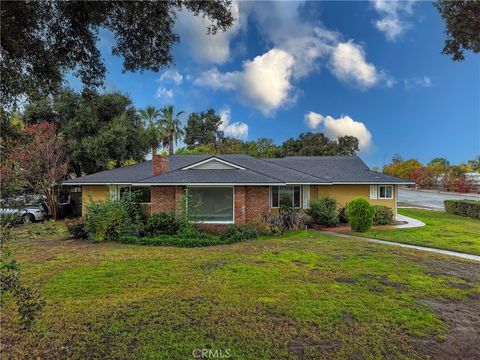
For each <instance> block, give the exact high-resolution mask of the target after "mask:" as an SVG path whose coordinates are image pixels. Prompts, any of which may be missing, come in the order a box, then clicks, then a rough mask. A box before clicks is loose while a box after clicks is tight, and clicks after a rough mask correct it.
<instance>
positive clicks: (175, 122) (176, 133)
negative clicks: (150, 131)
mask: <svg viewBox="0 0 480 360" xmlns="http://www.w3.org/2000/svg"><path fill="white" fill-rule="evenodd" d="M160 113H161V117H160V124H161V127H162V128H163V129H164V130H165V133H166V134H167V136H166V137H165V139H164V141H163V143H164V145H166V144H168V154H169V155H173V142H174V141H175V143H176V142H177V141H178V140H179V139H181V137H182V135H183V130H182V128H181V127H180V126H181V125H182V122H181V121H180V119H178V117H179V116H180V115H182V114H183V113H184V112H183V111H180V112H178V113H176V114H175V115H174V111H173V105H170V106H166V107H164V108H162V109H160Z"/></svg>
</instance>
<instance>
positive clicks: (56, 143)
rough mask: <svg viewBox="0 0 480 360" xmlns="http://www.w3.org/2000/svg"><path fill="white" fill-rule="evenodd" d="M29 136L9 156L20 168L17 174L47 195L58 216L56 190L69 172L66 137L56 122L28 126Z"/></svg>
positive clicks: (51, 207) (48, 201) (38, 191)
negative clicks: (63, 137) (59, 131)
mask: <svg viewBox="0 0 480 360" xmlns="http://www.w3.org/2000/svg"><path fill="white" fill-rule="evenodd" d="M25 135H26V138H25V139H22V140H21V141H18V142H16V143H15V144H14V145H13V147H12V149H11V151H9V154H8V156H9V158H10V160H11V162H12V163H14V164H15V165H16V166H17V167H18V168H17V171H16V173H17V174H18V176H20V178H21V179H22V180H23V182H24V184H25V185H26V186H27V187H29V188H31V189H32V190H33V191H35V192H37V193H39V194H42V195H45V197H46V198H47V203H48V206H49V208H50V211H51V212H52V215H53V216H54V217H55V216H56V214H57V201H56V197H55V193H54V189H55V185H58V184H59V183H60V182H61V181H62V180H63V179H64V178H65V175H66V174H67V171H68V160H67V152H66V148H65V142H64V140H63V139H62V138H61V137H59V136H58V135H57V133H56V129H55V125H54V124H52V123H49V122H47V121H42V122H40V123H39V124H34V125H28V126H27V127H25Z"/></svg>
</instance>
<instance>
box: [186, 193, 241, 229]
mask: <svg viewBox="0 0 480 360" xmlns="http://www.w3.org/2000/svg"><path fill="white" fill-rule="evenodd" d="M205 187H217V188H231V189H232V205H233V206H232V219H233V220H230V221H210V220H206V221H190V223H192V224H219V225H222V224H223V225H226V224H234V223H235V186H225V185H209V186H198V185H193V186H187V187H186V188H185V192H186V194H187V196H185V206H186V209H187V211H188V188H205Z"/></svg>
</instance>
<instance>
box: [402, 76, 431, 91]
mask: <svg viewBox="0 0 480 360" xmlns="http://www.w3.org/2000/svg"><path fill="white" fill-rule="evenodd" d="M403 85H404V86H405V89H407V90H409V89H412V88H414V87H423V88H429V87H431V86H432V85H433V84H432V79H430V78H429V77H428V76H425V75H424V76H415V77H411V78H408V79H405V80H403Z"/></svg>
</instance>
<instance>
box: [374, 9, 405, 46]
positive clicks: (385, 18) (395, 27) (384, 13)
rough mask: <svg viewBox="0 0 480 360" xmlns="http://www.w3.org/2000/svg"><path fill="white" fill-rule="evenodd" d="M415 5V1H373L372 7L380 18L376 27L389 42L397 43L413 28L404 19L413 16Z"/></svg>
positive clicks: (376, 22)
mask: <svg viewBox="0 0 480 360" xmlns="http://www.w3.org/2000/svg"><path fill="white" fill-rule="evenodd" d="M413 4H414V1H413V0H407V1H391V0H372V5H373V7H374V9H375V10H376V12H377V13H378V15H379V16H380V19H378V20H376V21H375V22H374V25H375V27H376V28H377V29H378V30H380V31H381V32H383V33H384V34H385V37H386V38H387V40H389V41H395V40H396V39H398V38H399V37H401V36H402V35H403V34H404V33H405V31H407V29H408V28H409V27H410V26H411V25H410V23H409V22H407V21H406V20H405V19H404V18H405V17H406V16H408V15H411V14H412V12H413Z"/></svg>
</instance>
